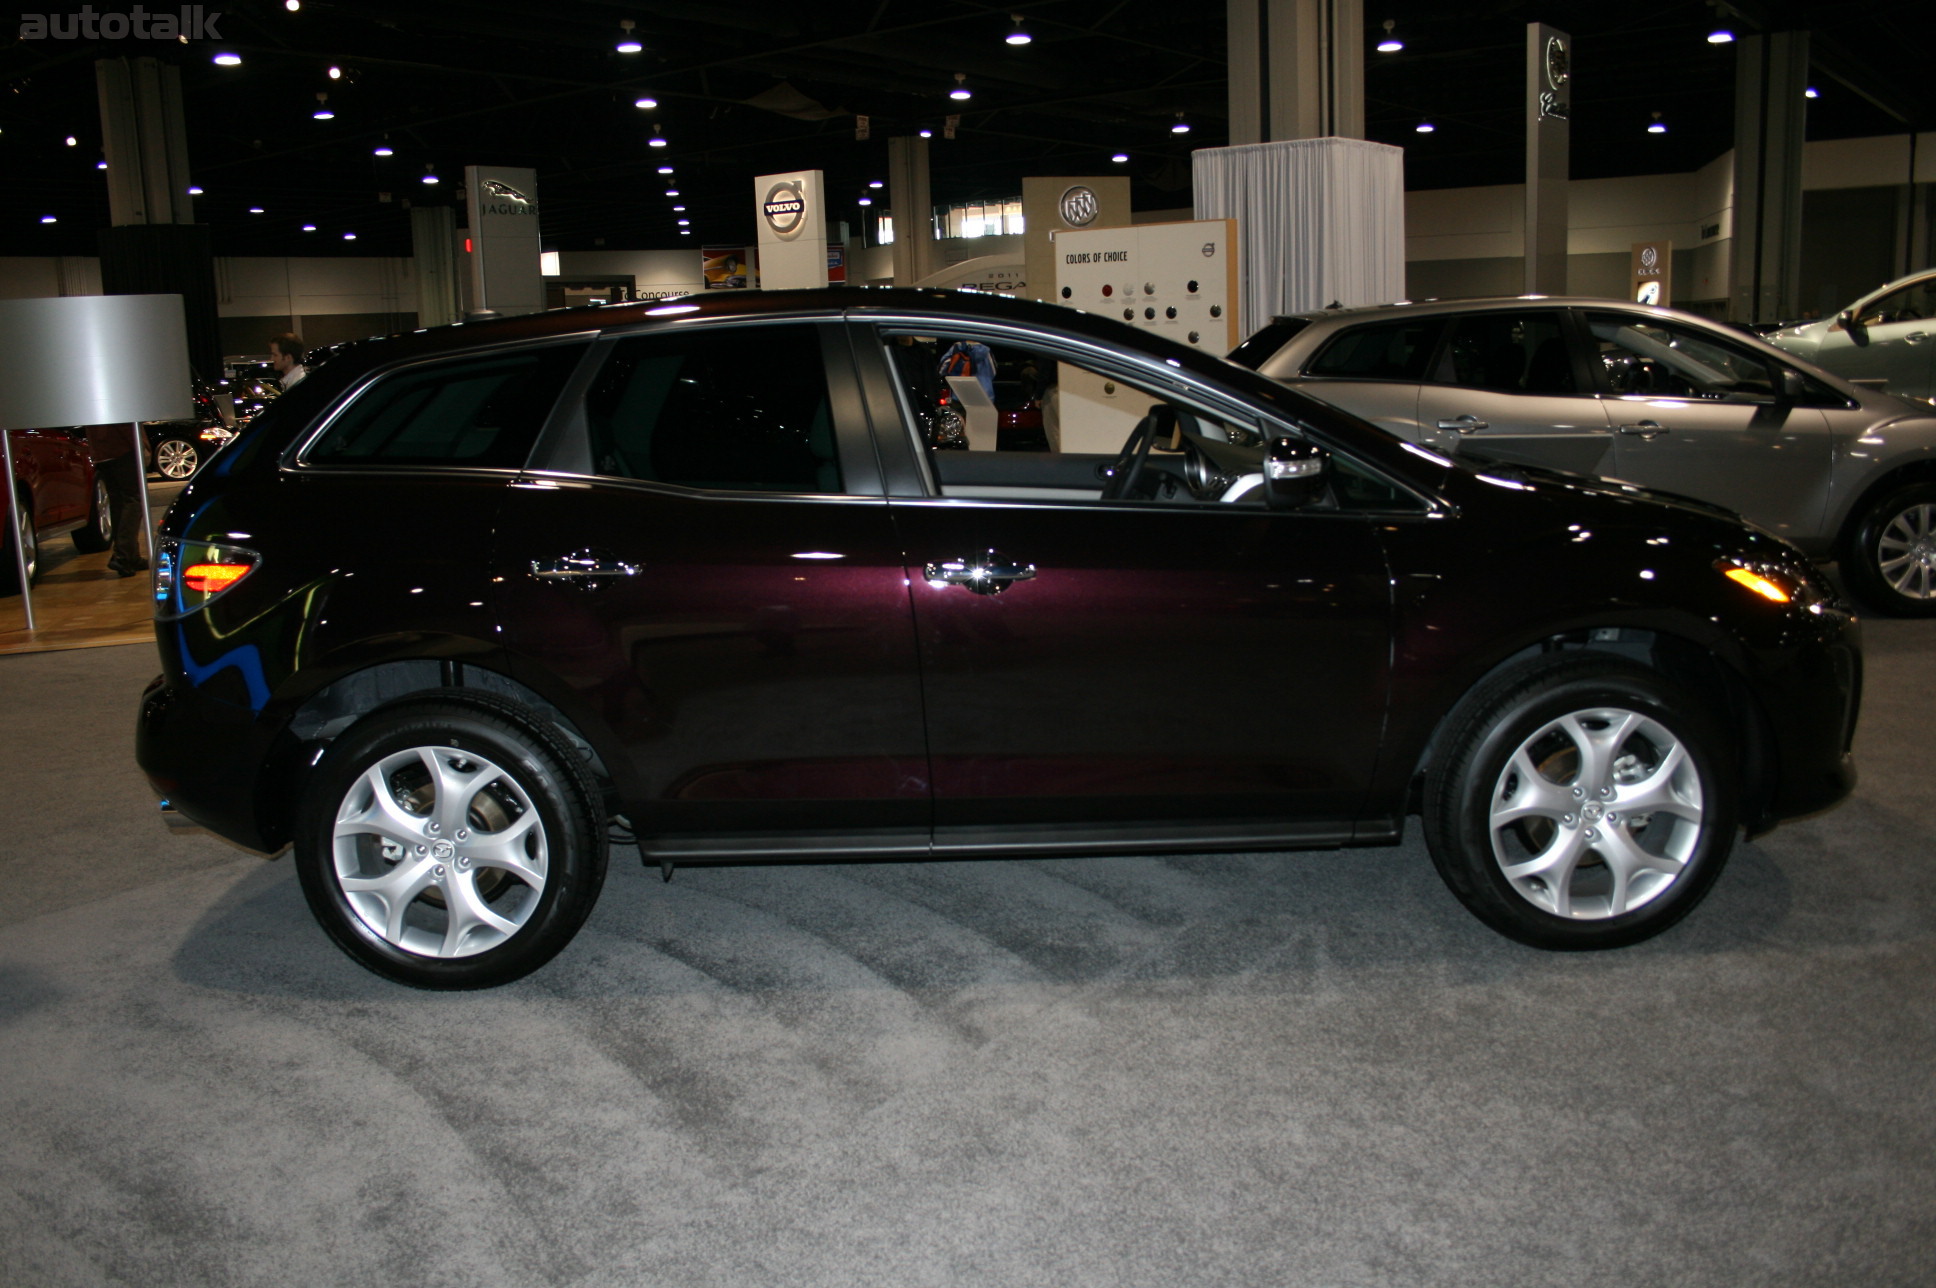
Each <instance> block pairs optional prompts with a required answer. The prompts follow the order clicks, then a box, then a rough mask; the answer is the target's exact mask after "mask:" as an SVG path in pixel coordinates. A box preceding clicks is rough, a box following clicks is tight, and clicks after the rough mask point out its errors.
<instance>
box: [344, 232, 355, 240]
mask: <svg viewBox="0 0 1936 1288" xmlns="http://www.w3.org/2000/svg"><path fill="white" fill-rule="evenodd" d="M343 240H344V241H355V240H356V234H355V233H344V234H343Z"/></svg>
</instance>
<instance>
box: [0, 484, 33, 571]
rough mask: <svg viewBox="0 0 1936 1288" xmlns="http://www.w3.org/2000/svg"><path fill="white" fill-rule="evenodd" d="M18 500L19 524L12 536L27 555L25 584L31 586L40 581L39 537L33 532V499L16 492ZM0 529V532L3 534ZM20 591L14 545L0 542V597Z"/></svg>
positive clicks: (9, 542) (2, 529) (25, 494)
mask: <svg viewBox="0 0 1936 1288" xmlns="http://www.w3.org/2000/svg"><path fill="white" fill-rule="evenodd" d="M16 495H17V496H18V497H19V498H20V522H19V524H18V525H17V526H16V527H15V529H14V536H15V538H16V539H17V540H18V541H19V542H20V549H21V550H23V551H25V552H26V555H27V584H28V585H30V586H31V585H32V584H33V583H34V582H36V581H38V580H39V579H40V535H39V534H38V533H37V532H35V531H34V503H33V498H32V497H31V496H29V495H28V494H27V493H26V492H25V491H20V492H17V493H16ZM5 531H6V529H5V528H4V527H0V532H5ZM19 591H20V568H19V565H18V564H17V563H16V562H15V558H14V543H13V542H12V541H0V595H13V594H18V593H19Z"/></svg>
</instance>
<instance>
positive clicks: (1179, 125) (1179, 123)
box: [1170, 112, 1190, 134]
mask: <svg viewBox="0 0 1936 1288" xmlns="http://www.w3.org/2000/svg"><path fill="white" fill-rule="evenodd" d="M1189 132H1190V123H1189V122H1188V121H1186V120H1184V119H1183V113H1181V112H1178V113H1177V114H1176V124H1175V125H1172V126H1171V127H1170V133H1171V134H1188V133H1189Z"/></svg>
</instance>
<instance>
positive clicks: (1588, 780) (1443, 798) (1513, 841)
mask: <svg viewBox="0 0 1936 1288" xmlns="http://www.w3.org/2000/svg"><path fill="white" fill-rule="evenodd" d="M1735 796H1736V792H1735V783H1734V773H1733V766H1732V763H1731V759H1730V755H1729V751H1728V747H1727V743H1726V740H1725V738H1724V737H1723V736H1722V735H1721V733H1720V732H1719V731H1718V730H1717V729H1716V728H1715V727H1714V726H1713V724H1712V722H1711V721H1710V720H1709V719H1708V717H1707V716H1706V714H1705V712H1704V711H1703V709H1702V708H1701V706H1700V705H1699V703H1698V702H1696V701H1695V700H1694V699H1693V698H1692V697H1691V696H1690V695H1688V694H1687V693H1685V692H1683V691H1682V690H1681V689H1680V688H1678V687H1677V686H1675V685H1673V684H1672V683H1670V682H1669V681H1668V680H1666V679H1665V678H1664V677H1662V676H1660V675H1659V674H1657V673H1655V672H1653V671H1649V670H1647V669H1646V668H1644V667H1641V666H1637V665H1635V664H1633V663H1631V662H1627V661H1624V660H1622V659H1619V658H1615V657H1610V656H1605V655H1591V654H1589V655H1577V656H1574V657H1572V658H1569V659H1567V660H1564V661H1560V662H1554V663H1544V664H1538V663H1536V664H1534V665H1532V666H1530V667H1527V668H1522V669H1519V670H1516V671H1513V672H1510V673H1508V674H1505V675H1502V676H1500V677H1499V678H1497V679H1496V680H1494V681H1493V682H1491V683H1489V684H1488V685H1487V686H1486V687H1485V688H1484V689H1483V690H1482V691H1480V692H1478V693H1476V694H1475V695H1474V696H1473V698H1472V699H1471V700H1470V701H1469V702H1467V703H1466V704H1464V706H1463V707H1462V708H1461V710H1460V711H1459V712H1458V713H1456V714H1455V715H1454V716H1453V717H1452V721H1451V724H1450V725H1449V726H1448V728H1447V730H1446V736H1445V738H1444V739H1443V742H1442V744H1441V748H1440V751H1439V754H1438V755H1437V756H1436V757H1435V759H1434V764H1433V768H1432V770H1431V773H1430V775H1429V777H1428V779H1427V782H1426V791H1425V837H1426V842H1427V845H1428V846H1429V848H1430V850H1431V854H1432V859H1433V862H1434V863H1435V864H1436V865H1437V867H1438V870H1439V874H1440V875H1441V876H1442V877H1443V878H1444V879H1445V883H1446V885H1448V886H1449V887H1451V889H1452V892H1453V893H1454V894H1456V895H1457V896H1458V897H1459V899H1460V900H1461V901H1462V902H1464V904H1465V905H1466V907H1468V908H1469V909H1471V910H1472V911H1473V912H1474V913H1475V914H1477V915H1478V917H1479V918H1480V919H1481V920H1482V921H1484V922H1485V923H1486V924H1487V925H1489V926H1491V927H1493V928H1494V929H1495V930H1498V931H1500V932H1501V933H1503V934H1506V935H1508V936H1510V937H1512V938H1514V939H1517V940H1519V941H1520V942H1522V943H1527V944H1532V945H1534V946H1535V947H1539V948H1553V949H1593V948H1617V947H1621V946H1623V945H1626V944H1631V943H1637V942H1638V941H1640V940H1643V939H1647V938H1649V937H1651V936H1653V935H1657V934H1659V933H1660V932H1661V931H1663V930H1665V929H1667V928H1668V927H1669V926H1671V925H1673V924H1674V923H1675V922H1677V921H1679V920H1680V919H1681V918H1682V917H1684V916H1686V915H1687V913H1688V911H1689V910H1691V909H1692V908H1693V907H1694V905H1695V904H1697V903H1699V902H1700V900H1701V898H1702V897H1703V896H1704V895H1705V894H1706V893H1707V891H1708V888H1709V887H1710V886H1712V885H1713V883H1714V879H1715V877H1716V876H1718V875H1719V874H1720V871H1721V867H1722V865H1723V864H1724V863H1725V862H1726V861H1727V857H1728V852H1729V851H1730V850H1731V849H1732V848H1733V845H1734V834H1735V830H1736V822H1735V820H1736V800H1735Z"/></svg>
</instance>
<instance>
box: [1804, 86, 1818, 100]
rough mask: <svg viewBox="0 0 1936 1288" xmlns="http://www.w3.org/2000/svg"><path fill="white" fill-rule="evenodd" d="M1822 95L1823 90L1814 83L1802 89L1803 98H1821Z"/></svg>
mask: <svg viewBox="0 0 1936 1288" xmlns="http://www.w3.org/2000/svg"><path fill="white" fill-rule="evenodd" d="M1821 96H1822V91H1820V90H1818V89H1816V88H1815V87H1814V86H1813V85H1810V86H1809V87H1808V88H1807V89H1805V90H1803V91H1802V97H1803V98H1820V97H1821Z"/></svg>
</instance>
